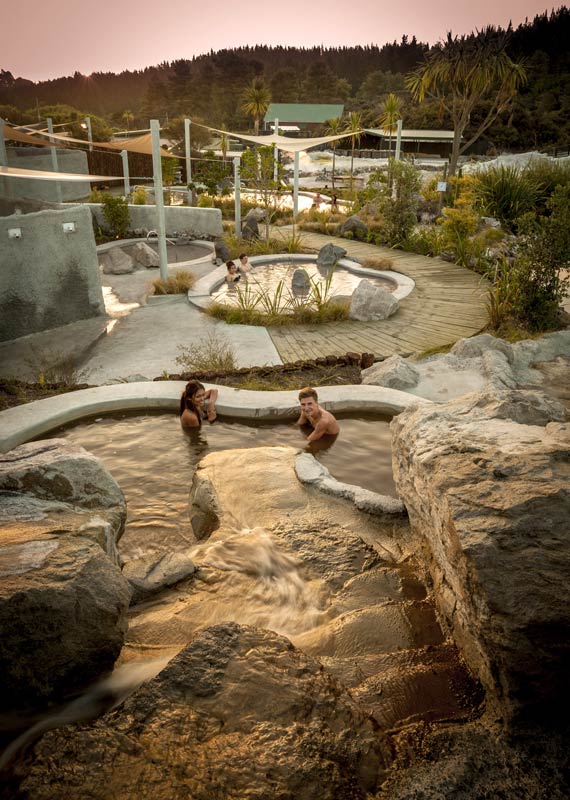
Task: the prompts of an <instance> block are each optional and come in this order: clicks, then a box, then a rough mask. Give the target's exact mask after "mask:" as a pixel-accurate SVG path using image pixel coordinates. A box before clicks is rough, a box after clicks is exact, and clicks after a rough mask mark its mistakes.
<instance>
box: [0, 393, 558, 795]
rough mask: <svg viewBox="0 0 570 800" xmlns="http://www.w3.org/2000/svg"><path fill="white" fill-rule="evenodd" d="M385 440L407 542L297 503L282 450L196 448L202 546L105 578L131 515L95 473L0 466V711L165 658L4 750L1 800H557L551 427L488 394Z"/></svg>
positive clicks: (306, 501)
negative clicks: (17, 747)
mask: <svg viewBox="0 0 570 800" xmlns="http://www.w3.org/2000/svg"><path fill="white" fill-rule="evenodd" d="M392 431H393V459H394V475H395V479H396V482H397V486H398V490H399V492H400V495H401V499H402V500H403V502H404V505H405V507H406V509H407V512H408V514H409V521H408V519H407V518H406V516H405V515H403V514H402V507H401V505H399V504H398V503H392V504H382V503H380V504H378V510H377V512H376V515H373V514H371V513H366V512H363V511H361V510H359V508H357V507H356V505H355V502H356V500H355V501H354V502H353V501H352V500H346V499H343V498H342V497H339V496H333V495H331V494H325V493H324V492H323V491H321V490H320V489H318V488H316V487H317V486H318V485H319V484H318V483H313V485H304V484H302V483H301V482H300V481H299V480H298V478H297V474H301V473H303V472H304V470H305V467H304V466H303V464H302V461H301V462H299V458H301V459H306V456H305V455H304V456H301V457H299V456H298V455H297V454H296V452H295V451H294V450H291V449H290V448H259V449H252V450H236V451H229V452H222V453H213V454H210V455H208V456H207V457H206V458H205V459H204V460H203V461H202V462H201V465H200V468H199V469H198V471H197V473H196V475H195V478H194V483H193V487H192V492H191V498H190V506H189V515H190V519H191V520H192V523H193V525H194V529H195V532H196V534H197V538H199V540H200V541H199V542H198V543H197V545H196V546H195V547H194V548H191V549H189V550H188V551H187V552H184V553H180V554H177V555H176V558H166V557H163V558H160V559H158V560H157V562H156V563H154V562H152V563H151V561H152V560H149V559H148V558H147V559H145V558H141V559H137V560H136V561H131V562H128V563H127V564H122V565H121V566H122V571H121V570H120V569H119V567H118V566H117V562H119V563H120V556H119V558H117V552H118V551H119V552H120V541H119V539H120V533H121V531H122V525H123V523H124V504H122V499H121V494H120V490H118V487H116V484H114V482H113V481H112V479H110V476H108V474H106V473H105V471H104V470H103V468H102V467H101V466H100V465H99V464H98V462H96V460H95V459H93V458H92V457H91V456H89V455H88V454H86V453H84V451H81V450H80V449H79V450H78V449H77V448H72V449H71V450H72V452H71V451H68V450H67V448H69V446H68V445H62V444H61V443H57V442H56V443H55V444H54V443H53V442H49V443H36V444H32V445H25V446H24V447H22V448H18V449H17V450H15V451H13V452H12V453H11V454H8V456H6V457H4V462H3V465H2V470H1V472H0V475H1V478H0V490H1V491H2V492H3V501H4V502H3V527H2V529H1V530H2V547H1V548H0V563H1V564H2V565H7V567H6V568H7V570H8V574H7V575H6V576H5V579H6V582H5V583H4V584H3V585H4V586H7V587H8V590H9V591H4V589H2V593H1V594H0V613H2V614H3V615H4V616H3V630H4V628H5V629H6V630H8V631H9V632H10V635H9V636H8V637H4V636H3V638H2V657H3V659H4V660H3V662H2V665H3V670H4V674H5V675H6V676H7V679H8V681H9V691H5V692H4V694H3V695H2V702H3V704H4V709H9V708H12V709H14V708H18V707H19V706H21V705H22V704H25V703H29V702H30V700H29V698H30V697H33V698H34V702H35V703H40V702H43V703H46V702H49V701H50V700H52V699H57V697H58V696H60V695H61V692H62V689H63V686H64V685H65V682H66V681H69V682H70V685H71V686H73V687H78V686H79V685H80V684H81V682H82V680H83V685H85V684H87V683H88V682H89V680H91V679H92V678H93V677H95V676H96V675H98V674H99V675H100V674H102V673H103V672H104V671H105V670H106V669H107V668H108V667H109V665H110V664H111V663H112V661H113V660H114V659H115V658H116V656H117V654H118V652H119V649H120V648H121V645H122V650H121V658H120V660H121V662H122V663H123V664H125V665H126V666H127V667H128V666H129V665H131V664H137V663H142V662H143V661H144V660H145V659H148V658H149V656H151V655H152V656H163V657H165V658H170V660H169V662H168V664H167V666H166V667H163V666H162V665H161V666H160V667H157V669H160V671H159V672H158V674H157V675H156V677H154V678H152V679H151V680H149V681H148V682H147V683H145V684H143V685H142V686H140V688H138V689H135V690H134V691H133V693H132V694H131V695H130V697H128V699H127V700H125V702H123V703H122V704H121V705H119V706H118V707H117V708H115V709H114V710H111V711H110V712H109V713H107V714H106V715H104V716H102V717H100V718H99V719H97V720H96V721H94V722H77V723H76V724H68V725H65V726H63V727H60V728H59V729H57V730H51V731H47V732H45V733H44V735H43V736H41V738H39V739H38V741H37V742H36V743H35V744H34V745H33V746H32V747H31V748H30V749H29V750H28V752H20V753H19V754H17V755H16V759H15V761H14V763H13V764H12V765H11V772H10V774H9V776H8V777H9V782H7V783H6V784H5V785H6V787H7V788H6V789H5V793H4V795H3V796H5V797H10V798H12V797H19V798H22V799H23V798H28V799H29V800H43V799H44V798H45V799H46V800H47V798H49V799H50V800H52V798H54V799H55V800H57V799H58V798H62V800H63V798H66V799H67V798H79V797H81V798H93V799H95V798H96V799H97V800H103V798H105V799H106V798H111V797H112V798H113V799H114V800H115V798H116V800H123V799H124V800H127V798H129V800H130V798H134V797H140V798H147V797H148V798H159V800H160V798H164V800H171V799H172V798H180V799H181V800H182V798H185V800H186V798H189V797H191V798H193V800H220V798H223V799H226V798H227V800H230V798H232V799H233V798H238V797H239V798H241V797H248V798H259V800H261V799H262V798H263V799H264V800H265V798H283V799H285V798H288V799H289V798H290V800H305V799H306V800H313V798H314V800H317V798H318V800H327V799H328V798H330V800H345V798H347V800H348V799H349V798H361V799H362V800H364V798H367V797H377V798H381V799H382V800H412V798H415V799H416V800H442V798H443V800H479V799H480V798H504V800H534V799H535V798H536V800H542V798H544V799H545V800H546V798H548V800H562V798H565V797H568V796H569V794H570V786H569V784H568V778H567V776H568V766H569V762H570V760H569V757H568V744H567V742H568V738H567V734H568V725H567V722H566V714H565V701H566V698H567V689H566V676H567V674H568V667H569V666H570V663H569V662H570V650H569V648H568V633H569V630H570V611H569V609H570V603H569V600H570V596H569V591H570V590H569V586H570V543H569V537H570V533H569V521H570V491H569V482H568V478H569V474H570V470H569V462H570V425H569V423H568V422H567V421H566V412H565V409H564V408H563V407H562V406H561V405H559V404H558V403H557V402H556V401H554V400H552V399H547V398H545V397H544V396H543V395H542V394H540V393H539V392H537V391H534V390H533V391H526V390H520V389H510V390H509V389H505V390H497V389H496V388H494V389H493V388H488V389H487V390H486V391H485V392H483V393H479V394H472V395H468V396H465V397H462V398H458V399H456V400H452V401H450V402H446V403H441V404H426V403H424V404H421V405H417V406H415V407H412V408H410V409H408V410H407V411H405V412H403V413H402V414H400V416H399V417H397V418H396V419H395V420H394V421H393V423H392ZM296 466H297V471H296ZM236 476H240V479H236ZM243 476H246V478H244V477H243ZM329 488H330V487H329ZM345 496H349V497H350V496H351V495H350V494H348V495H345ZM361 505H362V504H361ZM366 507H367V508H368V509H369V510H372V507H373V506H372V505H367V506H366ZM14 548H15V549H14ZM92 563H93V564H96V565H97V569H95V567H93V566H91V564H92ZM92 576H94V577H92ZM62 598H63V599H62ZM129 602H130V608H129V610H128V612H127V605H128V604H129ZM52 609H53V611H54V612H55V613H52ZM127 613H128V629H127ZM34 618H35V619H36V620H37V624H36V626H35V628H34V625H33V623H32V620H33V619H34ZM19 620H21V624H20V628H19V636H18V621H19ZM95 620H97V622H96V623H95ZM101 620H104V621H105V625H104V627H102V623H101ZM4 621H6V624H5V625H4ZM79 637H81V642H82V644H81V647H80V648H78V647H77V646H76V642H77V641H78V640H79ZM60 642H61V643H62V644H61V647H62V648H64V647H65V649H62V653H64V654H65V655H64V656H61V657H59V658H58V657H57V654H58V648H59V647H60V644H59V643H60ZM85 653H87V654H88V657H85ZM64 664H66V665H67V667H66V670H67V671H65V670H64V669H63V665H64ZM46 665H48V666H47V668H46ZM28 689H31V694H30V695H28ZM6 792H8V794H6Z"/></svg>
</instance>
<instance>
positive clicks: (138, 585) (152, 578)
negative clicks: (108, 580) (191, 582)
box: [123, 552, 196, 603]
mask: <svg viewBox="0 0 570 800" xmlns="http://www.w3.org/2000/svg"><path fill="white" fill-rule="evenodd" d="M194 572H196V567H195V565H194V562H193V561H192V559H191V558H190V555H189V554H188V553H182V552H174V553H159V554H156V553H153V554H151V555H148V556H143V557H142V558H134V559H132V561H127V563H126V564H125V565H124V567H123V575H124V576H125V578H126V579H127V580H128V582H129V583H130V585H131V588H132V590H133V598H132V602H133V603H138V602H141V601H143V600H147V599H148V598H149V597H151V596H152V595H154V594H157V593H158V592H161V591H162V590H163V589H166V588H167V587H169V586H174V584H175V583H178V582H179V581H182V580H184V579H185V578H188V577H189V576H190V575H192V574H193V573H194Z"/></svg>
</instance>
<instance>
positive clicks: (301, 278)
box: [291, 269, 311, 297]
mask: <svg viewBox="0 0 570 800" xmlns="http://www.w3.org/2000/svg"><path fill="white" fill-rule="evenodd" d="M291 290H292V292H293V294H294V295H295V296H296V297H306V295H308V294H309V292H310V291H311V279H310V278H309V273H308V272H307V270H305V269H296V270H295V272H294V273H293V278H292V279H291Z"/></svg>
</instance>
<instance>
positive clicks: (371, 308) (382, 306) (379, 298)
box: [349, 279, 399, 322]
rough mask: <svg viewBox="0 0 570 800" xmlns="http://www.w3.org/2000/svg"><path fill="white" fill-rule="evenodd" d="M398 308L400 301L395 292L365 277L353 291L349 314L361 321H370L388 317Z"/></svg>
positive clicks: (351, 317)
mask: <svg viewBox="0 0 570 800" xmlns="http://www.w3.org/2000/svg"><path fill="white" fill-rule="evenodd" d="M398 308H399V303H398V301H397V300H396V298H395V297H394V295H393V294H391V293H390V292H387V291H386V290H385V289H382V287H381V286H377V285H376V284H374V283H372V281H368V280H366V279H364V280H362V281H360V283H359V284H358V286H357V287H356V289H355V290H354V292H353V293H352V299H351V301H350V314H349V316H350V319H356V320H359V321H360V322H370V321H372V320H381V319H388V317H390V316H392V314H395V313H396V311H397V310H398Z"/></svg>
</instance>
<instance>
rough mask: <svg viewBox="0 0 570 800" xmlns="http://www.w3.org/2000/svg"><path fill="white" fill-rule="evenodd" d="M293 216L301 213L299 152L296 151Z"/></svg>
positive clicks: (295, 216)
mask: <svg viewBox="0 0 570 800" xmlns="http://www.w3.org/2000/svg"><path fill="white" fill-rule="evenodd" d="M293 165H294V166H293V217H294V218H295V219H297V214H298V213H299V153H298V152H297V153H295V158H294V161H293Z"/></svg>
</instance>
